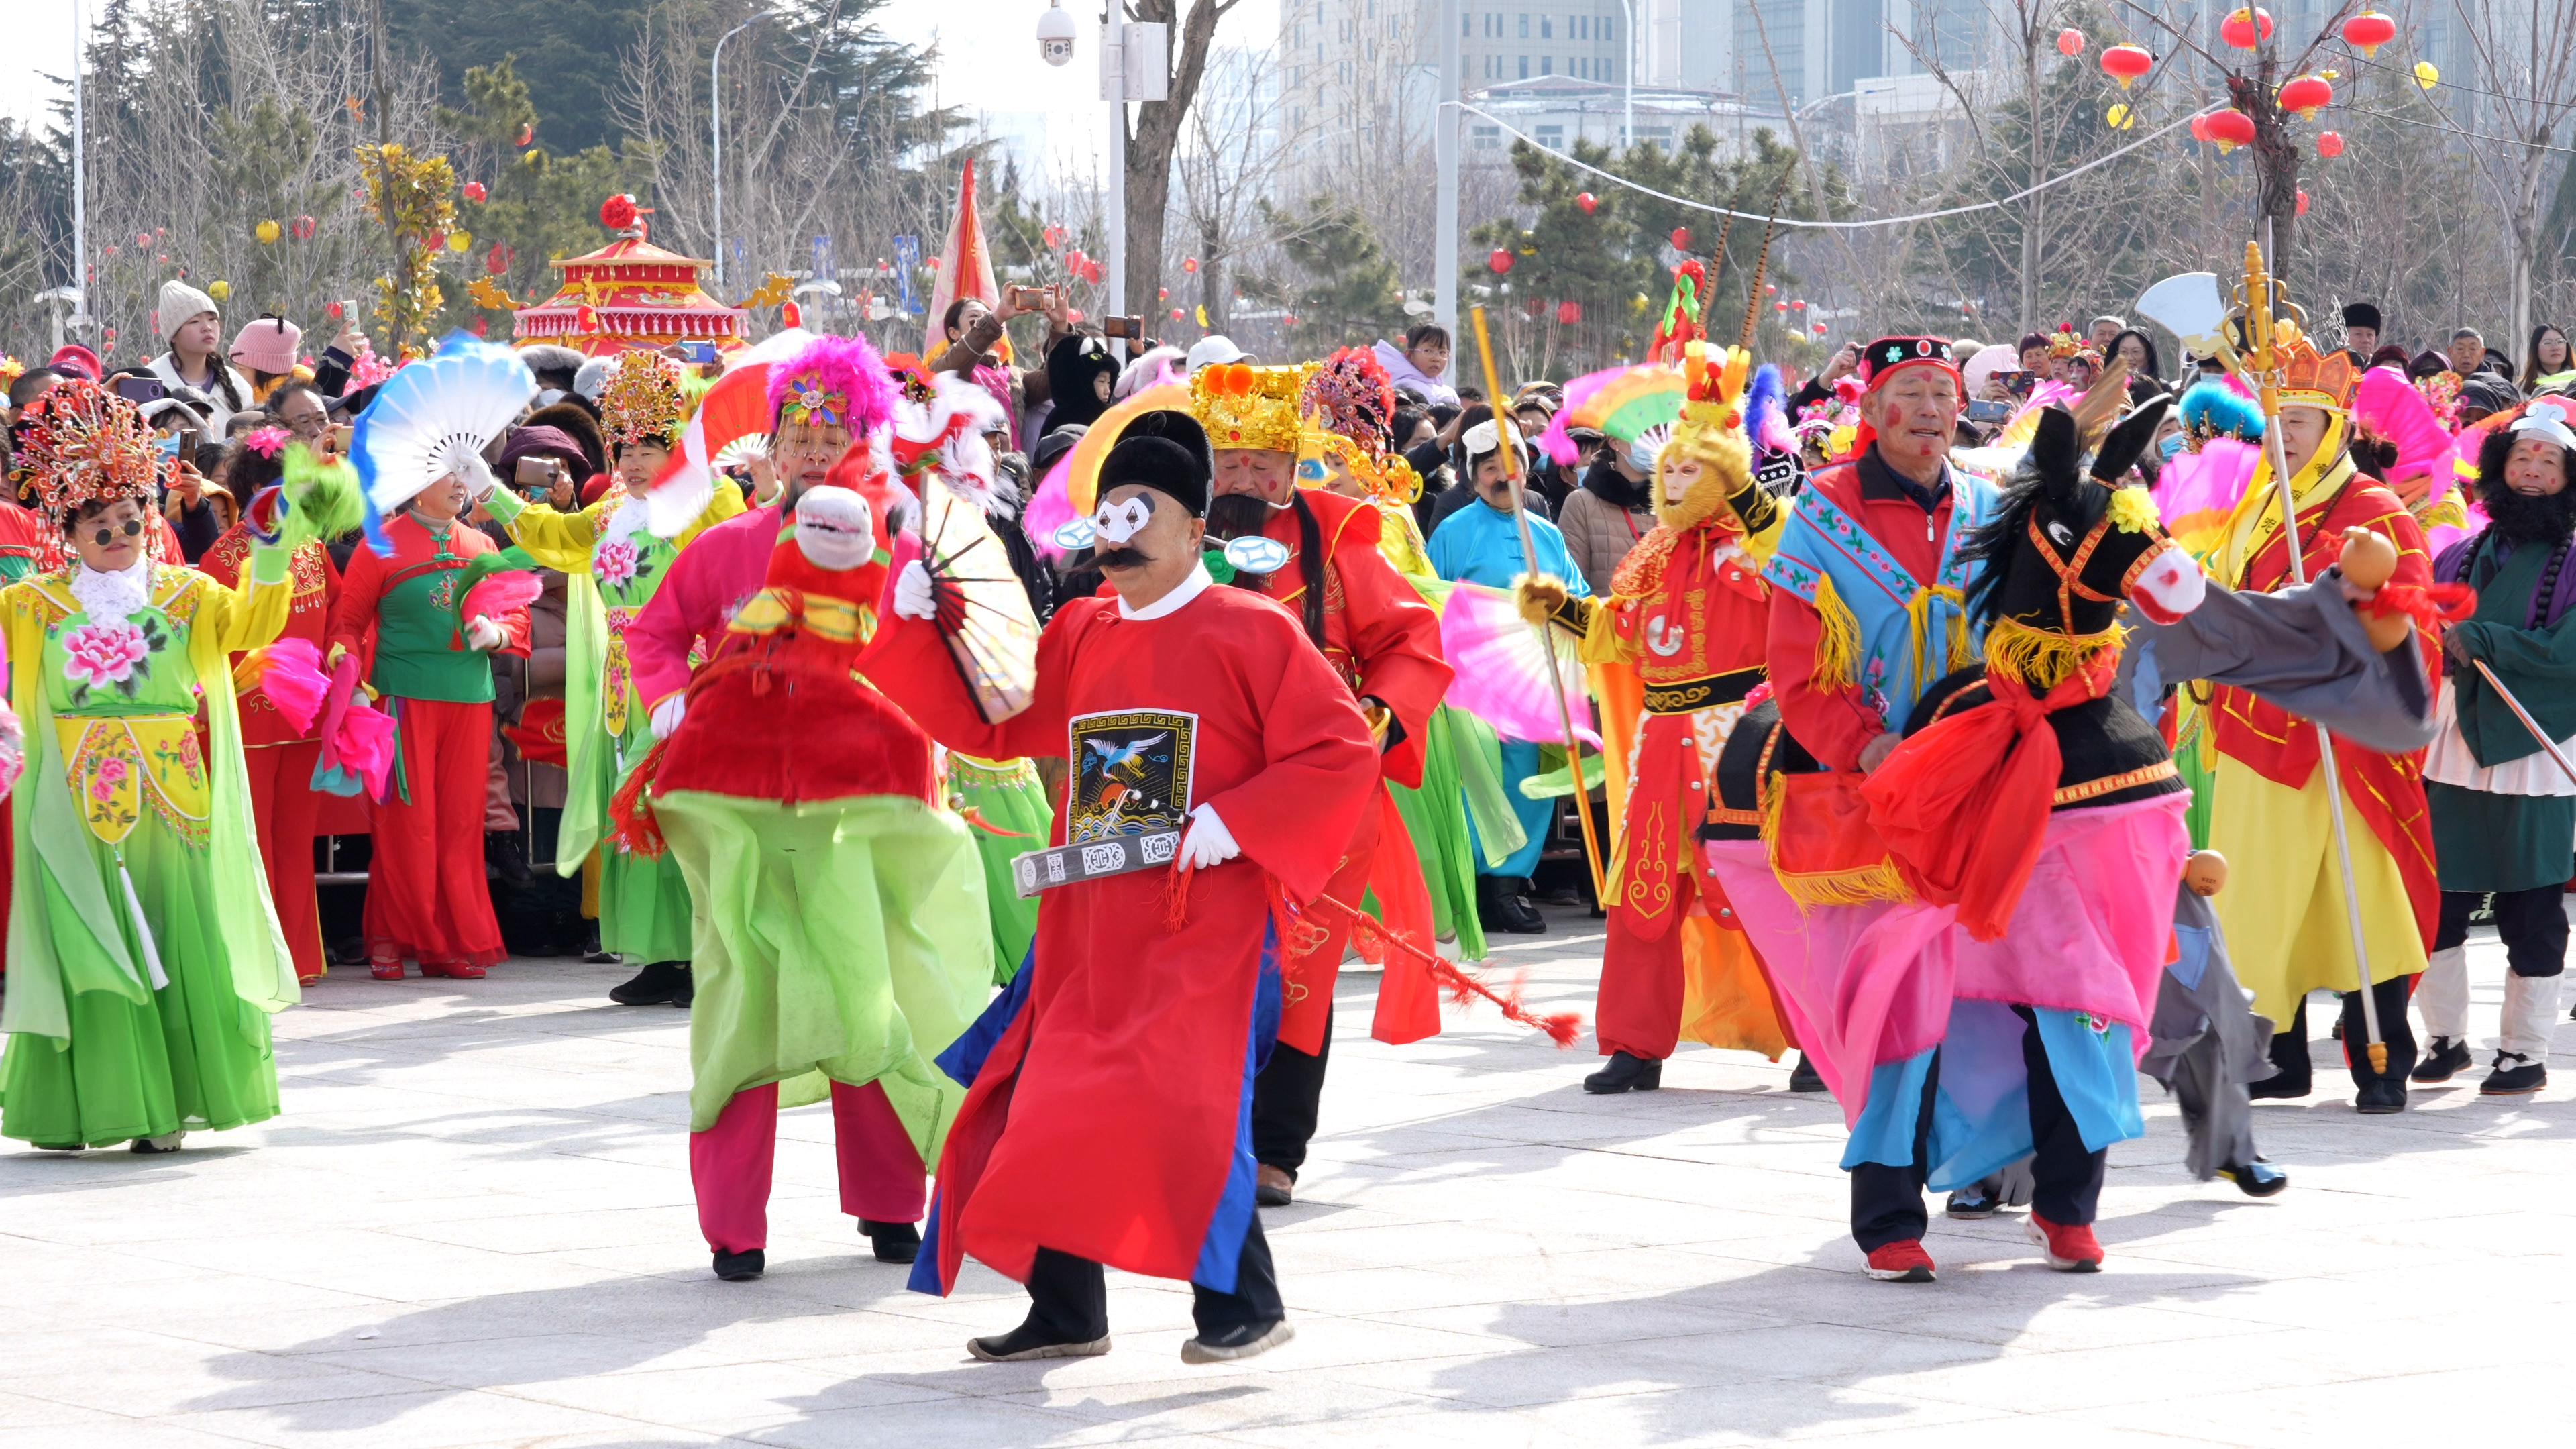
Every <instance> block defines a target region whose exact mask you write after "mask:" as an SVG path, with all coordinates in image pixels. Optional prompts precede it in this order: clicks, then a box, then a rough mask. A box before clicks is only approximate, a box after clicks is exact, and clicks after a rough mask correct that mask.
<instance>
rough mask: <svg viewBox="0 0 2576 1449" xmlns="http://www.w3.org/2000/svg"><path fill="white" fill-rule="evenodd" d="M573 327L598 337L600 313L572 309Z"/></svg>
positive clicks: (585, 308)
mask: <svg viewBox="0 0 2576 1449" xmlns="http://www.w3.org/2000/svg"><path fill="white" fill-rule="evenodd" d="M787 305H788V306H790V307H794V306H795V305H796V304H795V303H793V302H790V303H788V304H787ZM572 325H573V330H574V331H576V332H583V333H589V334H593V335H596V334H597V333H598V331H599V313H598V312H597V311H596V310H595V309H593V308H592V307H591V305H590V304H589V303H588V302H584V303H582V304H581V305H580V306H578V307H575V308H574V309H572ZM787 325H788V326H790V327H793V326H795V325H796V324H795V323H793V322H790V323H788V324H787Z"/></svg>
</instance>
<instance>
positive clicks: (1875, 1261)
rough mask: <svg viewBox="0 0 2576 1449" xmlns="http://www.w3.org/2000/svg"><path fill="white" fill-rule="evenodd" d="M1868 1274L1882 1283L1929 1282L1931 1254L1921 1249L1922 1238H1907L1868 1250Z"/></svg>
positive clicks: (1930, 1279) (1930, 1276)
mask: <svg viewBox="0 0 2576 1449" xmlns="http://www.w3.org/2000/svg"><path fill="white" fill-rule="evenodd" d="M1865 1271H1867V1272H1868V1274H1869V1276H1871V1277H1873V1278H1876V1279H1877V1280H1878V1281H1880V1282H1882V1283H1929V1282H1931V1281H1932V1255H1931V1254H1930V1253H1927V1252H1925V1251H1923V1240H1922V1239H1920V1238H1907V1239H1906V1240H1905V1241H1903V1242H1901V1243H1889V1244H1887V1245H1885V1246H1884V1247H1877V1248H1872V1249H1870V1250H1869V1266H1868V1268H1867V1269H1866V1270H1865Z"/></svg>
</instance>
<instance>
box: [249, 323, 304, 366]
mask: <svg viewBox="0 0 2576 1449" xmlns="http://www.w3.org/2000/svg"><path fill="white" fill-rule="evenodd" d="M303 340H304V332H303V330H302V329H301V328H299V327H297V326H296V325H295V324H294V323H292V322H289V321H287V320H286V319H285V318H283V317H280V316H278V315H277V314H276V313H274V312H272V313H270V314H269V315H267V316H265V317H262V318H260V319H259V320H258V321H256V322H253V323H251V324H250V325H249V326H247V327H244V328H243V329H242V330H241V331H240V333H239V334H237V335H236V336H235V337H234V338H233V350H232V359H233V361H234V362H236V363H238V364H240V365H241V366H243V367H247V368H249V369H251V370H252V371H253V372H268V373H276V374H279V375H281V376H282V375H284V374H286V373H290V372H293V371H294V370H295V348H296V344H298V343H300V342H302V341H303Z"/></svg>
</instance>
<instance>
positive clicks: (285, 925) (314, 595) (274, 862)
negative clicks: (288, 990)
mask: <svg viewBox="0 0 2576 1449" xmlns="http://www.w3.org/2000/svg"><path fill="white" fill-rule="evenodd" d="M250 548H251V537H250V531H249V530H248V529H247V528H246V527H244V526H243V525H241V524H238V523H236V524H234V525H233V526H232V527H231V528H230V529H228V530H226V531H225V533H224V535H223V537H221V538H218V539H216V540H215V545H214V547H212V548H210V549H208V550H206V555H205V557H204V558H201V559H199V560H198V561H197V567H198V569H199V570H201V571H203V572H205V573H207V574H211V575H213V576H214V579H215V581H216V582H217V583H220V584H222V585H223V586H224V587H226V588H236V587H238V586H239V585H240V583H241V571H242V566H243V564H245V563H246V562H248V560H249V558H250ZM287 577H288V581H289V583H290V584H291V585H292V586H293V588H294V590H295V604H294V612H292V613H291V614H289V615H288V616H287V621H286V628H285V629H284V630H283V631H281V632H280V633H279V634H278V636H277V637H278V638H280V639H301V640H304V641H305V642H306V643H309V644H311V645H312V646H313V648H314V652H315V653H316V654H319V653H321V652H322V651H323V650H324V649H326V648H327V647H328V646H329V644H330V626H331V611H332V607H333V606H334V605H335V604H336V603H337V602H338V601H339V597H340V570H339V568H338V567H337V566H336V565H334V564H333V563H332V562H331V552H330V550H329V549H326V548H324V547H323V546H322V545H321V544H319V543H308V544H305V545H304V546H303V547H301V548H298V549H297V550H295V553H294V555H293V556H292V557H291V558H289V559H288V561H287ZM236 662H238V656H237V657H236ZM240 704H241V731H242V748H243V751H244V755H243V758H244V762H245V763H246V764H247V766H248V768H249V771H250V804H251V812H252V814H253V815H254V816H255V817H256V819H257V820H258V823H259V854H260V859H261V861H262V862H263V863H264V864H265V865H266V866H267V869H268V893H269V897H270V898H271V899H272V900H274V901H275V902H276V903H277V924H278V928H279V929H280V930H282V931H283V932H285V935H286V944H287V948H288V949H289V950H290V951H291V952H292V953H293V954H294V957H295V974H296V976H297V977H298V978H299V979H300V980H301V981H303V982H304V983H305V984H307V985H310V984H312V983H313V982H315V981H317V980H320V979H321V977H322V974H323V970H324V968H325V966H326V965H327V964H328V963H327V962H326V961H325V960H324V958H323V955H322V923H321V918H320V917H319V915H317V914H316V908H315V902H314V889H313V837H314V835H315V833H316V831H317V829H318V827H319V823H320V821H321V817H322V803H323V798H324V797H323V795H322V792H320V791H317V790H315V789H314V788H313V767H314V764H315V763H316V762H317V761H319V760H320V759H321V756H322V741H321V734H320V730H321V726H320V723H319V721H318V720H317V721H315V722H314V723H312V724H310V725H308V727H307V728H305V729H304V730H302V731H298V730H297V729H296V728H295V726H294V725H293V724H292V723H290V722H289V721H288V720H287V719H286V717H285V716H284V715H283V714H281V713H280V712H279V711H278V708H277V706H276V705H274V704H271V703H270V702H269V699H268V695H267V693H266V692H265V691H263V690H259V689H251V690H247V691H245V692H244V693H243V694H242V695H241V697H240ZM476 848H477V850H478V852H479V850H480V848H481V847H480V845H479V843H478V845H477V847H476Z"/></svg>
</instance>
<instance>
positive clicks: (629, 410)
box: [599, 350, 689, 448]
mask: <svg viewBox="0 0 2576 1449" xmlns="http://www.w3.org/2000/svg"><path fill="white" fill-rule="evenodd" d="M688 415H689V393H688V388H687V386H686V384H685V383H684V382H683V380H682V375H681V369H680V364H679V363H677V362H675V361H673V360H672V359H670V358H668V357H664V356H663V355H662V354H660V353H658V352H642V351H633V350H630V351H626V352H621V353H619V354H617V360H616V362H614V363H613V364H611V365H610V367H609V370H608V382H607V383H606V385H604V386H603V387H601V388H600V390H599V421H600V424H601V429H602V431H604V432H606V433H607V434H608V440H609V442H611V443H613V444H615V445H616V446H618V447H620V448H627V447H632V446H634V445H635V444H637V443H658V444H661V445H662V446H664V447H669V446H670V445H671V443H672V441H673V440H674V439H676V438H677V437H678V436H679V432H680V424H681V423H682V422H683V421H684V420H686V419H687V417H688Z"/></svg>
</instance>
